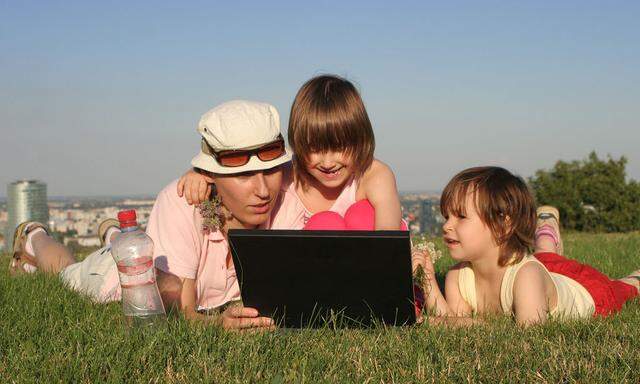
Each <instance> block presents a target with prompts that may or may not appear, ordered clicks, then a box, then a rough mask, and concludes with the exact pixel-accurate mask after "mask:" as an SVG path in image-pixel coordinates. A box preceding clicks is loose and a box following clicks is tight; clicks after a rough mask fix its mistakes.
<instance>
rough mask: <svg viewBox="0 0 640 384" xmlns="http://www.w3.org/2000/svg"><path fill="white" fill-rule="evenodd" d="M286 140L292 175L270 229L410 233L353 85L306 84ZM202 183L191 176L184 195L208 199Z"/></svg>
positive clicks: (336, 80) (321, 79)
mask: <svg viewBox="0 0 640 384" xmlns="http://www.w3.org/2000/svg"><path fill="white" fill-rule="evenodd" d="M288 139H289V145H290V146H291V147H292V149H293V154H294V156H293V168H292V170H293V172H289V177H288V180H286V181H285V182H284V183H283V189H282V191H281V196H280V202H279V204H278V205H277V206H276V208H275V209H274V211H273V215H272V220H271V228H274V229H302V228H305V227H306V228H308V229H363V230H373V229H379V230H398V229H401V227H402V228H403V229H406V225H403V223H402V221H401V208H400V199H399V197H398V192H397V189H396V180H395V176H394V174H393V172H392V171H391V169H390V168H389V167H388V166H387V165H385V164H384V163H382V162H380V161H378V160H376V159H374V158H373V152H374V150H375V138H374V134H373V129H372V127H371V122H370V121H369V116H368V115H367V111H366V109H365V106H364V103H363V102H362V99H361V97H360V94H359V93H358V91H357V90H356V88H355V87H354V85H353V84H352V83H351V82H349V81H347V80H345V79H343V78H340V77H338V76H332V75H322V76H318V77H314V78H312V79H311V80H309V81H307V82H306V83H305V84H304V85H303V86H302V88H300V90H299V91H298V93H297V95H296V98H295V100H294V102H293V105H292V106H291V114H290V117H289V129H288ZM204 183H205V181H204V180H203V178H202V176H200V175H199V174H198V173H197V172H194V171H189V172H187V173H186V174H185V175H184V176H182V178H181V180H180V182H179V183H178V194H179V195H182V194H183V192H184V194H185V195H186V196H191V197H193V196H202V195H201V194H199V193H198V191H199V190H202V191H204V190H206V187H205V186H204ZM183 189H184V191H183ZM192 202H193V203H198V202H199V201H192ZM316 214H320V215H319V216H317V217H314V218H313V219H312V216H314V215H316Z"/></svg>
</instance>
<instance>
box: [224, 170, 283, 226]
mask: <svg viewBox="0 0 640 384" xmlns="http://www.w3.org/2000/svg"><path fill="white" fill-rule="evenodd" d="M212 179H213V183H214V184H215V185H216V189H217V190H218V196H220V198H221V199H222V204H224V206H225V207H226V208H227V210H228V211H229V212H231V214H232V215H233V218H231V219H228V220H227V227H228V228H254V227H256V226H258V225H260V224H263V223H265V222H266V221H267V219H268V218H269V214H270V213H271V210H272V209H273V206H274V205H275V202H276V199H277V197H278V193H279V192H280V187H281V186H282V167H275V168H272V169H268V170H264V171H255V172H245V173H238V174H233V175H220V174H216V175H213V176H212Z"/></svg>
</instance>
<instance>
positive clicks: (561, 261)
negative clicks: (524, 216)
mask: <svg viewBox="0 0 640 384" xmlns="http://www.w3.org/2000/svg"><path fill="white" fill-rule="evenodd" d="M534 256H535V257H536V258H537V259H538V260H539V261H540V262H541V263H542V264H544V266H545V267H546V268H547V269H548V270H549V272H554V273H557V274H560V275H564V276H567V277H569V278H571V279H573V280H575V281H577V282H578V283H580V285H582V286H583V287H585V289H586V290H587V292H589V294H591V297H592V298H593V302H594V303H595V306H596V311H595V313H594V316H607V315H610V314H612V313H615V312H618V311H620V309H622V306H623V305H624V303H626V302H627V301H628V300H631V299H633V298H634V297H636V296H638V290H637V289H636V288H635V287H634V286H632V285H630V284H626V283H623V282H622V281H618V280H611V279H610V278H609V277H608V276H606V275H605V274H603V273H602V272H600V271H598V270H597V269H595V268H593V267H592V266H589V265H586V264H581V263H579V262H577V261H575V260H570V259H567V258H565V257H563V256H560V255H558V254H556V253H551V252H540V253H536V254H535V255H534Z"/></svg>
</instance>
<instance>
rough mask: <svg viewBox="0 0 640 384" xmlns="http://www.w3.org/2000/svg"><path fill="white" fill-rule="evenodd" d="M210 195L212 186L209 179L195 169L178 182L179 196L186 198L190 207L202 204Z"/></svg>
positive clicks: (186, 173)
mask: <svg viewBox="0 0 640 384" xmlns="http://www.w3.org/2000/svg"><path fill="white" fill-rule="evenodd" d="M210 194H211V184H209V182H208V180H207V178H206V177H205V176H204V175H201V174H199V173H198V172H196V171H194V170H193V169H190V170H188V171H187V172H185V174H184V175H182V176H181V177H180V180H178V196H180V197H183V196H184V198H185V199H186V200H187V203H189V205H192V204H200V203H202V202H203V201H205V200H206V199H207V198H209V195H210Z"/></svg>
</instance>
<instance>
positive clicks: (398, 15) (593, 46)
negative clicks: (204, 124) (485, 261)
mask: <svg viewBox="0 0 640 384" xmlns="http://www.w3.org/2000/svg"><path fill="white" fill-rule="evenodd" d="M0 4H1V5H0V52H1V53H0V137H2V140H1V141H0V169H1V170H2V172H0V185H1V186H2V190H0V195H4V194H5V187H4V185H6V184H7V183H9V182H10V181H12V180H14V179H18V178H37V179H41V180H44V181H46V182H47V183H48V185H49V194H50V195H110V194H155V193H156V192H157V191H159V190H160V189H161V188H162V187H163V186H164V185H165V184H167V183H168V182H170V181H171V180H172V179H174V178H176V177H178V176H179V175H180V174H181V173H182V172H184V170H186V169H187V168H188V167H189V161H190V159H191V157H192V156H193V155H195V153H196V152H197V148H198V136H197V134H196V131H195V127H196V124H197V121H198V119H199V117H200V115H201V114H202V113H204V112H206V111H207V110H208V109H209V108H211V107H213V106H215V105H216V104H219V103H221V102H224V101H226V100H229V99H236V98H244V99H255V100H260V101H267V102H270V103H272V104H274V105H275V106H276V107H277V108H278V110H279V111H280V114H281V117H282V127H283V130H284V129H286V123H287V120H288V114H289V108H290V106H291V101H292V99H293V97H294V95H295V93H296V91H297V89H298V88H299V87H300V85H302V83H304V81H306V80H307V79H308V78H310V77H312V76H314V75H317V74H320V73H327V72H328V73H336V74H339V75H343V76H346V77H347V78H349V79H350V80H352V81H354V82H355V83H356V84H357V86H358V88H359V89H360V91H361V92H362V95H363V98H364V100H365V103H366V105H367V109H368V112H369V114H370V117H371V119H372V121H373V124H374V130H375V133H376V139H377V143H378V145H377V151H376V155H377V157H378V158H380V159H381V160H383V161H385V162H387V163H388V164H389V165H391V167H392V168H393V169H394V171H395V173H396V176H397V178H398V184H399V187H400V189H401V190H424V189H441V188H442V187H443V186H444V184H445V183H446V182H447V181H448V179H449V178H450V177H451V176H453V174H455V173H456V172H458V171H460V170H461V169H463V168H466V167H469V166H474V165H487V164H494V165H501V166H505V167H507V168H509V169H511V170H513V171H515V172H517V173H519V174H521V175H523V176H529V175H531V174H533V173H534V172H535V170H536V169H540V168H549V167H551V166H552V165H553V164H554V162H555V161H556V160H558V159H565V160H572V159H580V158H584V157H586V156H587V154H588V153H589V152H590V151H591V150H596V151H597V152H598V153H599V154H600V155H602V156H604V155H606V154H611V155H612V156H614V157H618V156H620V155H626V156H627V157H628V158H629V165H628V173H629V176H631V177H633V178H635V179H640V151H639V150H638V144H640V129H638V128H640V127H639V124H638V123H639V122H640V117H639V114H638V112H637V110H638V105H639V104H640V44H638V41H640V27H638V23H637V20H639V19H640V3H635V2H616V1H611V2H606V3H605V2H591V1H566V2H551V1H536V2H509V1H494V2H482V3H480V2H458V1H451V2H446V4H440V3H431V2H424V1H422V2H403V1H396V2H393V3H391V2H374V1H367V2H349V3H346V2H338V1H335V2H332V1H317V2H313V3H308V2H255V3H252V2H224V3H222V2H220V4H217V3H216V2H210V1H208V2H204V1H203V2H187V1H185V2H180V3H178V2H171V3H163V2H124V1H123V2H72V1H64V2H56V1H46V2H45V1H42V2H29V1H20V2H18V1H14V2H2V3H0Z"/></svg>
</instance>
